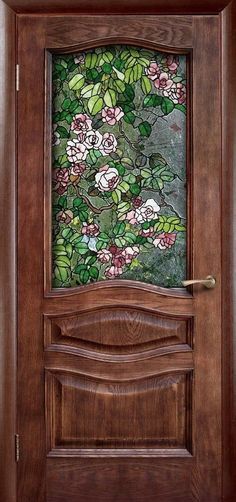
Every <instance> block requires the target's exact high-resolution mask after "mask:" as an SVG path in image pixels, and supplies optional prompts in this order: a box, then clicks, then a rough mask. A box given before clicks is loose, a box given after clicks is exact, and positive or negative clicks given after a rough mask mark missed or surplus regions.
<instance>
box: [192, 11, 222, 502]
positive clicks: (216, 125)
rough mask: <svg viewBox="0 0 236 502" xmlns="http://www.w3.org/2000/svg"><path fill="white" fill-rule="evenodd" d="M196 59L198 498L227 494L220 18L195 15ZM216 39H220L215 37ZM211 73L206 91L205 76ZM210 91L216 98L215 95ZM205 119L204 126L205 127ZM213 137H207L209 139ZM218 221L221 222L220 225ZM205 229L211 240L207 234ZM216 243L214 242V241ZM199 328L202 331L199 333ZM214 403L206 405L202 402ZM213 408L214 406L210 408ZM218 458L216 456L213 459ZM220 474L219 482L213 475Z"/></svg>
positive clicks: (195, 273) (195, 175) (194, 486)
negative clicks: (211, 279) (208, 279)
mask: <svg viewBox="0 0 236 502" xmlns="http://www.w3.org/2000/svg"><path fill="white" fill-rule="evenodd" d="M194 32H195V41H194V48H193V50H194V59H193V72H194V76H193V144H194V145H198V147H197V148H194V152H193V165H194V170H193V172H194V178H193V186H194V193H195V194H197V193H199V197H197V196H195V197H194V196H193V205H194V213H195V214H198V218H194V226H193V241H194V243H195V245H194V250H193V251H194V267H193V273H194V277H202V276H203V277H205V276H206V275H208V274H212V275H213V276H215V277H216V281H217V283H216V288H215V289H214V290H212V294H210V295H208V294H207V291H206V290H205V291H202V292H201V294H198V293H197V290H196V289H195V301H196V309H197V311H198V315H197V316H196V321H195V323H196V324H195V330H196V338H195V363H196V368H197V370H196V373H195V413H196V416H195V424H194V427H195V434H196V435H197V438H198V439H196V459H197V464H196V470H195V476H196V477H195V484H193V489H194V495H195V497H196V500H200V501H202V502H205V501H207V500H209V499H210V500H212V501H213V500H214V502H218V501H220V499H221V489H222V486H221V461H222V457H221V427H222V424H221V242H220V238H219V226H220V222H221V209H220V204H219V201H220V198H221V95H220V46H219V19H218V18H217V17H215V18H213V17H212V18H207V17H206V18H204V17H199V18H197V17H196V18H195V19H194ZM213 40H214V42H213ZM205 71H207V73H208V75H211V77H210V78H209V79H208V80H207V82H206V83H205V85H204V92H200V88H201V86H202V84H201V78H202V75H203V74H204V72H205ZM209 96H210V99H209ZM199 124H201V127H199ZM206 138H207V140H206ZM214 221H217V222H218V224H217V225H214V223H213V222H214ZM203 229H205V239H204V240H205V242H206V246H205V245H204V242H203V240H202V238H201V235H202V230H203ZM210 243H214V245H213V246H210ZM197 333H198V334H199V335H197ZM203 401H204V402H205V403H208V405H207V407H206V406H201V403H202V402H203ZM209 410H211V412H210V413H209ZM213 459H214V460H213ZM213 479H214V484H213V483H212V480H213Z"/></svg>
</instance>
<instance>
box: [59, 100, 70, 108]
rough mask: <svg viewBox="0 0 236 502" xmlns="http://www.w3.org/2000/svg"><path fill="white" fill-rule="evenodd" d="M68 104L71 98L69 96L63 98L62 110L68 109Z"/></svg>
mask: <svg viewBox="0 0 236 502" xmlns="http://www.w3.org/2000/svg"><path fill="white" fill-rule="evenodd" d="M70 104H71V99H70V98H66V99H64V101H63V102H62V105H61V107H62V110H68V109H69V107H70Z"/></svg>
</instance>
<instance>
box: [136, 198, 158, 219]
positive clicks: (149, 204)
mask: <svg viewBox="0 0 236 502" xmlns="http://www.w3.org/2000/svg"><path fill="white" fill-rule="evenodd" d="M160 209H161V208H160V206H158V204H157V203H156V201H155V200H154V199H148V200H146V202H144V204H142V206H140V207H139V208H137V209H136V211H135V217H136V220H137V222H138V223H144V222H145V221H151V220H155V219H156V218H157V213H158V212H159V211H160Z"/></svg>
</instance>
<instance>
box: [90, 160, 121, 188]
mask: <svg viewBox="0 0 236 502" xmlns="http://www.w3.org/2000/svg"><path fill="white" fill-rule="evenodd" d="M95 181H96V184H95V186H96V187H97V188H98V190H100V192H109V191H112V190H114V188H116V187H117V185H118V183H119V181H120V178H119V173H118V171H117V169H116V168H115V167H110V166H109V165H106V166H103V167H100V169H99V171H98V173H97V174H96V175H95Z"/></svg>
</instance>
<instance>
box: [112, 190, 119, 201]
mask: <svg viewBox="0 0 236 502" xmlns="http://www.w3.org/2000/svg"><path fill="white" fill-rule="evenodd" d="M111 196H112V199H113V201H114V202H115V204H119V202H120V201H121V191H120V190H118V189H116V190H113V192H112V194H111Z"/></svg>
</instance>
